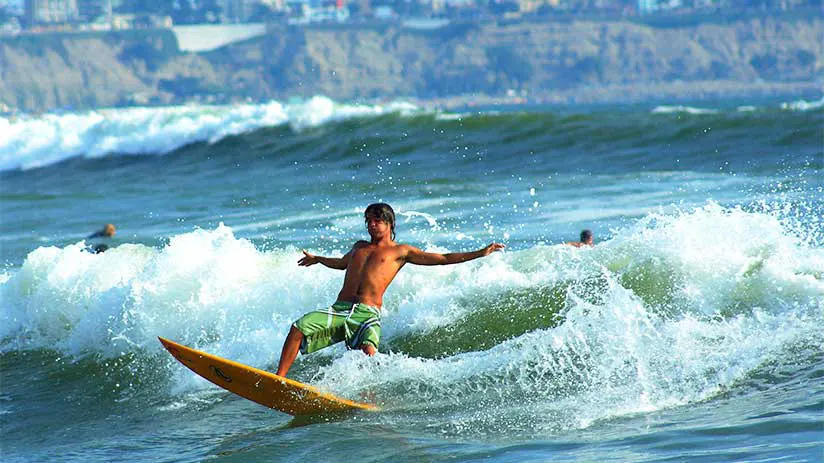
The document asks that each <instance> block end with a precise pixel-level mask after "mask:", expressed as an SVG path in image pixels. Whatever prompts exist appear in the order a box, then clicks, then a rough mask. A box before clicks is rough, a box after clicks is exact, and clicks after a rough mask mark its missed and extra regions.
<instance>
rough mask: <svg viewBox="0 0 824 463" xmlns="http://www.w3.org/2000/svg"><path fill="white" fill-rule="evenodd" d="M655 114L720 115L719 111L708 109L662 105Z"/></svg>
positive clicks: (654, 109)
mask: <svg viewBox="0 0 824 463" xmlns="http://www.w3.org/2000/svg"><path fill="white" fill-rule="evenodd" d="M652 113H653V114H673V113H686V114H718V110H717V109H708V108H696V107H693V106H683V105H676V106H670V105H661V106H656V107H655V108H653V110H652Z"/></svg>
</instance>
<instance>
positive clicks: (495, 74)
mask: <svg viewBox="0 0 824 463" xmlns="http://www.w3.org/2000/svg"><path fill="white" fill-rule="evenodd" d="M822 37H824V23H823V21H822V19H821V17H788V18H782V17H751V18H740V19H735V20H728V21H710V22H696V23H695V24H687V25H683V24H682V25H678V24H670V25H656V24H645V23H641V22H633V21H628V20H612V21H610V20H588V21H585V20H566V21H542V22H537V21H532V22H531V21H520V22H509V23H504V22H490V23H458V24H455V23H453V24H450V25H448V26H446V27H443V28H439V29H434V30H418V29H409V28H404V27H402V26H401V25H399V24H398V25H393V24H378V25H324V26H320V25H319V26H302V27H297V26H286V25H282V26H277V25H270V26H268V27H267V31H266V33H265V34H264V35H262V36H259V37H253V38H250V39H248V40H243V41H240V42H236V43H232V44H229V45H226V46H223V47H220V48H217V49H215V50H211V51H203V52H187V51H182V50H181V48H180V46H179V44H178V41H177V38H176V36H175V34H174V33H173V32H172V31H171V30H130V31H111V32H82V33H46V34H22V35H18V36H15V37H9V36H6V37H0V108H4V107H5V108H7V110H9V109H10V110H12V111H23V112H38V111H48V110H59V109H73V110H77V109H86V108H95V107H111V106H125V105H144V104H175V103H184V102H189V101H201V102H210V103H225V102H232V101H248V100H252V101H258V100H266V99H288V98H290V97H294V96H298V97H311V96H313V95H319V94H320V95H326V96H329V97H330V98H332V99H335V100H339V101H344V100H375V99H391V98H417V99H421V100H431V99H448V98H453V97H458V96H466V95H479V96H480V95H485V96H495V95H507V94H508V95H519V96H525V97H526V98H530V99H532V98H534V99H535V100H536V101H543V102H562V101H582V102H598V101H633V100H640V99H645V98H650V97H656V96H657V97H670V98H693V99H696V98H706V97H715V96H720V95H724V94H738V95H745V94H776V93H786V94H797V93H799V92H807V93H816V92H818V93H820V92H821V88H822V81H824V72H823V70H824V41H822V40H821V39H822Z"/></svg>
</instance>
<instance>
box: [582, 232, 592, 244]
mask: <svg viewBox="0 0 824 463" xmlns="http://www.w3.org/2000/svg"><path fill="white" fill-rule="evenodd" d="M590 238H592V231H591V230H584V231H582V232H581V242H582V243H586V242H587V241H589V239H590Z"/></svg>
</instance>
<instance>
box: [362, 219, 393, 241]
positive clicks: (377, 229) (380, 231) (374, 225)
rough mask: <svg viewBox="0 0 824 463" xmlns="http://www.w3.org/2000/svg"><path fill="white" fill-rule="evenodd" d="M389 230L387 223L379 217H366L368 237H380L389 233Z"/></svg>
mask: <svg viewBox="0 0 824 463" xmlns="http://www.w3.org/2000/svg"><path fill="white" fill-rule="evenodd" d="M391 228H392V227H391V226H390V225H389V223H388V222H386V221H385V220H383V219H381V218H380V217H377V216H374V215H371V214H370V215H367V216H366V231H368V232H369V236H372V237H375V238H379V237H382V236H384V235H386V234H387V233H389V232H390V231H391Z"/></svg>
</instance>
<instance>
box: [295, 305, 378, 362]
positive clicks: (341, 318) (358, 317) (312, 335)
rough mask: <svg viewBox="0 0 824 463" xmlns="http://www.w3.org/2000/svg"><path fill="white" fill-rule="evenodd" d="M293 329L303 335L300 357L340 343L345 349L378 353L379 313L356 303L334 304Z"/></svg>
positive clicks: (374, 309) (305, 319) (316, 312)
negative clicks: (365, 347)
mask: <svg viewBox="0 0 824 463" xmlns="http://www.w3.org/2000/svg"><path fill="white" fill-rule="evenodd" d="M293 325H294V327H295V328H297V329H299V330H300V332H301V333H303V342H301V344H300V352H301V353H302V354H311V353H312V352H315V351H317V350H320V349H323V348H324V347H329V346H331V345H332V344H337V343H339V342H341V341H346V348H347V349H360V348H361V346H363V345H364V344H371V345H373V346H374V347H375V349H377V348H378V343H379V342H380V338H381V312H380V310H379V309H378V308H376V307H372V306H370V305H366V304H360V303H356V302H345V301H337V302H335V303H334V304H332V306H331V307H329V308H328V309H325V310H315V311H312V312H309V313H307V314H306V315H304V316H302V317H300V319H299V320H298V321H296V322H295V323H294V324H293Z"/></svg>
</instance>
